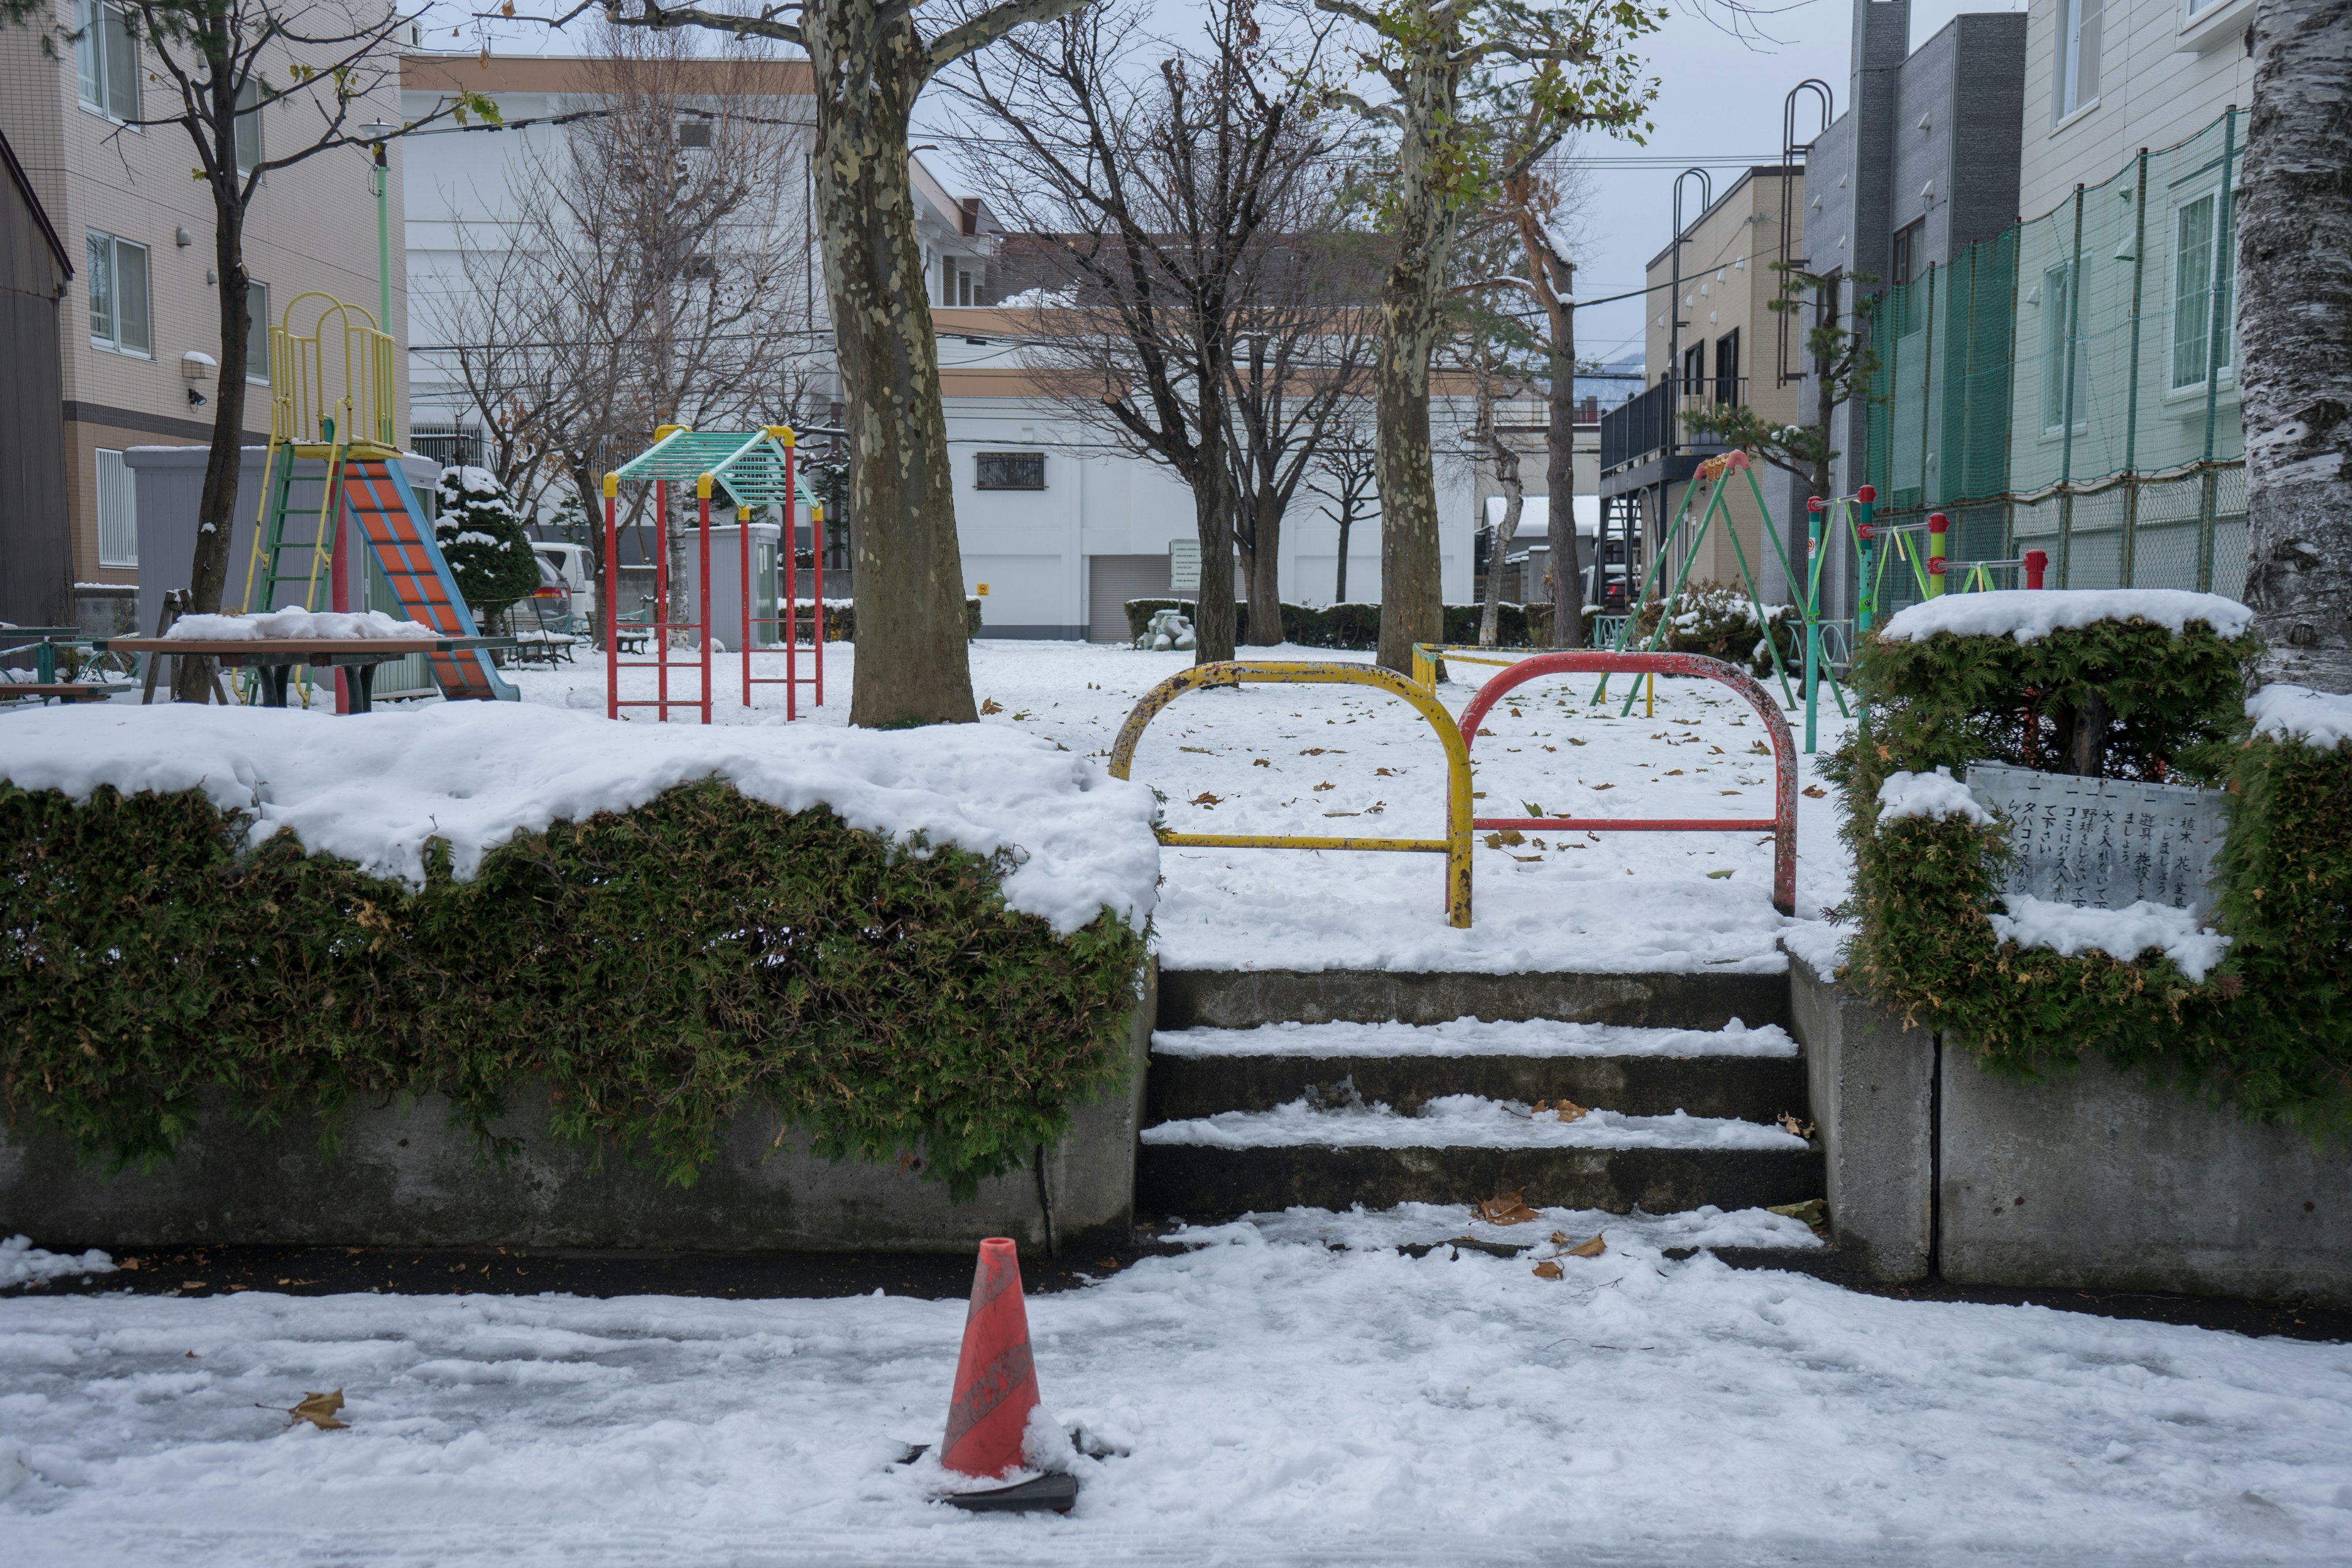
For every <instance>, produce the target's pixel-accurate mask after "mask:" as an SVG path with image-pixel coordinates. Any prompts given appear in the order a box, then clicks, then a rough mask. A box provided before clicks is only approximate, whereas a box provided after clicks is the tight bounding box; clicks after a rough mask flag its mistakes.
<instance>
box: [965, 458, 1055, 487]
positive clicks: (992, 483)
mask: <svg viewBox="0 0 2352 1568" xmlns="http://www.w3.org/2000/svg"><path fill="white" fill-rule="evenodd" d="M979 463H980V477H979V481H978V482H979V487H980V488H981V489H984V490H1042V489H1045V453H1043V452H982V453H981V454H979Z"/></svg>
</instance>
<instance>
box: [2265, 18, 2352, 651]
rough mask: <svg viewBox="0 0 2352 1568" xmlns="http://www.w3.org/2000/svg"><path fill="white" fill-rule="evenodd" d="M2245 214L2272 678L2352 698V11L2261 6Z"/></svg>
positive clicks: (2267, 624) (2267, 649) (2266, 634)
mask: <svg viewBox="0 0 2352 1568" xmlns="http://www.w3.org/2000/svg"><path fill="white" fill-rule="evenodd" d="M2254 29H2255V38H2256V48H2257V51H2258V53H2259V55H2260V57H2261V60H2262V64H2261V65H2260V67H2259V68H2257V69H2256V71H2255V74H2254V104H2253V114H2252V118H2251V119H2250V120H2249V121H2248V123H2247V127H2246V162H2245V171H2244V174H2242V176H2241V179H2242V184H2241V187H2240V188H2241V190H2242V192H2243V195H2242V198H2241V202H2242V205H2240V207H2239V211H2238V275H2237V276H2238V282H2237V287H2238V297H2239V308H2238V333H2239V342H2240V344H2241V349H2240V355H2239V363H2240V367H2241V368H2240V370H2239V373H2238V374H2239V378H2240V385H2241V386H2242V388H2243V398H2244V410H2245V424H2246V552H2247V563H2246V602H2247V603H2248V604H2249V605H2252V606H2253V610H2254V629H2255V630H2256V632H2257V633H2259V634H2260V635H2261V637H2262V638H2263V643H2264V645H2265V647H2264V652H2263V662H2262V669H2261V678H2262V679H2265V680H2283V681H2292V682H2294V684H2296V685H2299V686H2308V687H2311V688H2313V689H2316V690H2320V691H2332V692H2352V156H2347V151H2346V149H2347V147H2352V0H2262V5H2261V8H2260V9H2259V10H2258V11H2257V12H2256V14H2255V20H2254Z"/></svg>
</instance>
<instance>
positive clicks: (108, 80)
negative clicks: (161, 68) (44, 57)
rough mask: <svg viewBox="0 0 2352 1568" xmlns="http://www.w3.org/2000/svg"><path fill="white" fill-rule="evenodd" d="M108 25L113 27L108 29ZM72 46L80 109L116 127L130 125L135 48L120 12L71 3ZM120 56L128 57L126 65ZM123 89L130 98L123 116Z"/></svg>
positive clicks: (88, 2) (135, 99)
mask: <svg viewBox="0 0 2352 1568" xmlns="http://www.w3.org/2000/svg"><path fill="white" fill-rule="evenodd" d="M110 21H111V22H113V23H115V24H117V26H116V27H115V28H110V27H109V26H108V23H109V22H110ZM73 46H74V73H75V76H76V77H77V79H79V88H80V93H79V96H80V99H81V106H82V107H83V108H84V109H86V110H89V111H90V112H91V113H92V114H102V115H104V116H105V117H106V118H107V119H109V120H111V121H115V122H116V123H117V124H120V125H131V124H132V122H133V121H137V120H138V119H139V94H140V88H139V78H140V70H139V44H138V40H136V39H134V38H132V37H131V29H130V26H129V24H128V23H127V22H126V21H125V20H124V13H123V11H122V8H121V6H119V5H107V4H106V3H105V0H74V35H73ZM121 55H127V56H128V57H129V58H128V61H127V63H126V62H125V61H124V60H123V59H122V58H120V56H121ZM125 89H127V90H128V92H129V95H130V102H129V104H128V105H127V107H128V109H129V110H130V112H129V113H127V114H126V113H124V112H123V110H124V109H125V107H126V105H125V104H124V103H123V102H121V97H122V93H123V91H124V90H125ZM133 128H134V129H135V128H136V127H135V126H134V127H133Z"/></svg>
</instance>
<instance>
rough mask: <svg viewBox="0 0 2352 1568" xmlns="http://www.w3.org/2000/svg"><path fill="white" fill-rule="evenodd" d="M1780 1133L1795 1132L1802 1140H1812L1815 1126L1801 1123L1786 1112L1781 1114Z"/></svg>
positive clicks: (1807, 1122) (1808, 1122)
mask: <svg viewBox="0 0 2352 1568" xmlns="http://www.w3.org/2000/svg"><path fill="white" fill-rule="evenodd" d="M1780 1131H1783V1132H1793V1133H1795V1134H1796V1135H1797V1136H1798V1137H1800V1138H1811V1136H1812V1135H1813V1124H1812V1123H1811V1122H1810V1121H1798V1120H1797V1119H1796V1118H1795V1117H1793V1116H1791V1115H1790V1114H1789V1113H1788V1112H1787V1111H1785V1110H1784V1111H1782V1112H1780Z"/></svg>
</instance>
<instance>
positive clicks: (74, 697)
mask: <svg viewBox="0 0 2352 1568" xmlns="http://www.w3.org/2000/svg"><path fill="white" fill-rule="evenodd" d="M82 641H83V637H82V630H81V628H80V627H79V626H0V655H5V654H19V655H22V654H30V655H31V656H32V658H33V679H30V680H12V679H8V678H7V677H5V676H0V700H16V701H23V700H27V699H35V698H37V699H39V700H41V701H43V702H45V703H46V702H48V701H50V700H56V701H58V702H96V701H99V700H101V699H104V698H107V697H110V696H112V695H113V694H114V693H116V692H118V691H128V690H130V689H131V686H130V683H129V682H127V681H113V682H108V681H89V680H59V679H58V647H59V646H60V645H62V646H64V647H79V646H80V645H81V643H82Z"/></svg>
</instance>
